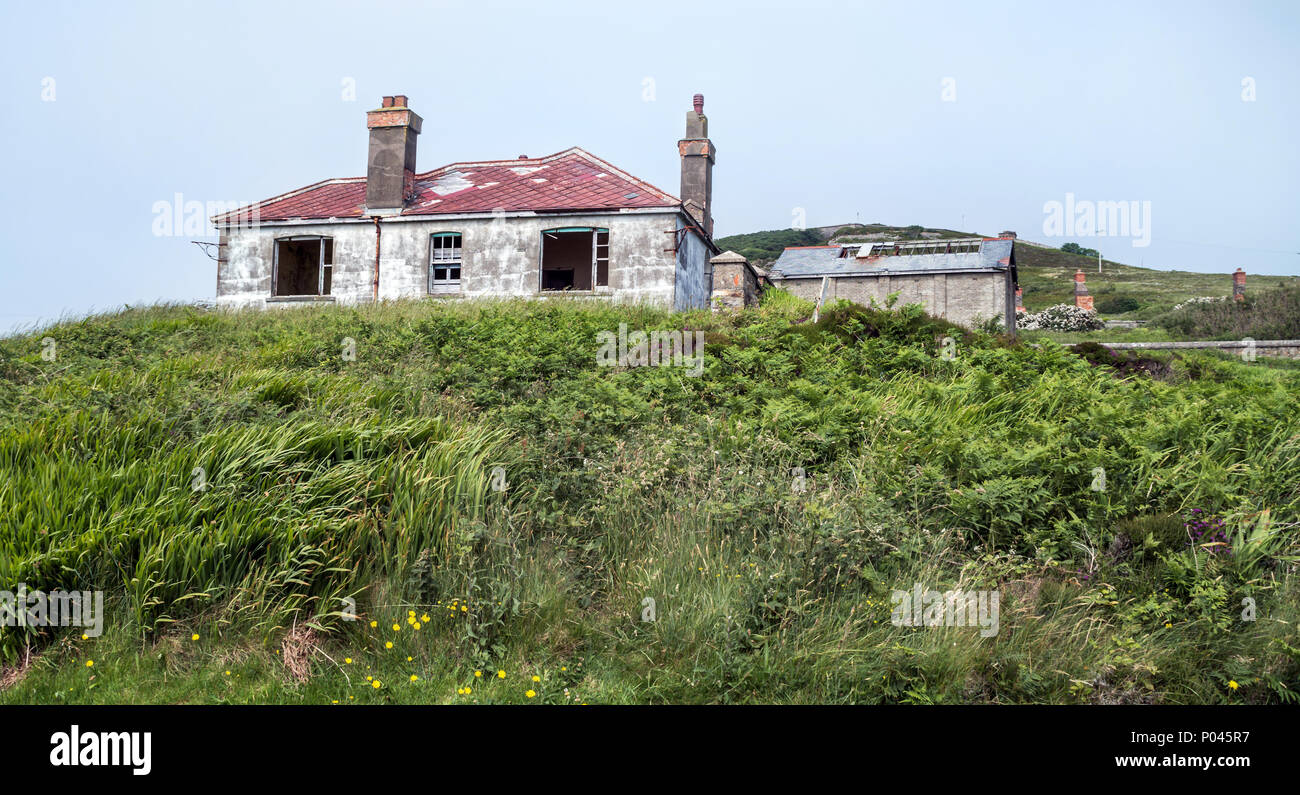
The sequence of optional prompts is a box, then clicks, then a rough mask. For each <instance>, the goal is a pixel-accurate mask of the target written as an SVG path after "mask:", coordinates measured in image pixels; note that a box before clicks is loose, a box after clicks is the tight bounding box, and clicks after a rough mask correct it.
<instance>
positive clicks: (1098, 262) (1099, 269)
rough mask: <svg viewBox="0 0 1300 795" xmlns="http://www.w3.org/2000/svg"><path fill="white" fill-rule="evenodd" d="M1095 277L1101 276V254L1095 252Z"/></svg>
mask: <svg viewBox="0 0 1300 795" xmlns="http://www.w3.org/2000/svg"><path fill="white" fill-rule="evenodd" d="M1097 275H1098V276H1100V275H1101V252H1100V251H1098V252H1097Z"/></svg>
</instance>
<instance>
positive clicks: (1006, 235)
mask: <svg viewBox="0 0 1300 795" xmlns="http://www.w3.org/2000/svg"><path fill="white" fill-rule="evenodd" d="M998 237H1000V238H1004V239H1005V238H1010V239H1012V240H1015V239H1016V233H1015V232H1011V231H1006V232H998Z"/></svg>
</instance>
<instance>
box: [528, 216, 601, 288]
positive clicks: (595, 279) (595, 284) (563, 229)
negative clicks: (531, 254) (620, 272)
mask: <svg viewBox="0 0 1300 795" xmlns="http://www.w3.org/2000/svg"><path fill="white" fill-rule="evenodd" d="M574 232H587V233H589V234H590V235H591V289H590V290H589V291H586V290H584V291H579V292H593V293H594V292H605V291H608V290H609V289H610V288H609V276H610V256H609V250H610V232H609V227H607V226H558V227H555V228H554V229H543V230H542V236H541V241H542V243H541V246H540V248H539V249H538V252H537V292H538V293H563V292H565V290H554V289H552V290H548V289H546V288H544V287H542V285H543V284H545V283H546V277H545V270H546V236H547V235H558V234H572V233H574ZM602 236H603V237H604V242H603V243H602V242H601V237H602ZM602 265H603V266H604V276H605V279H604V283H602V282H601V266H602Z"/></svg>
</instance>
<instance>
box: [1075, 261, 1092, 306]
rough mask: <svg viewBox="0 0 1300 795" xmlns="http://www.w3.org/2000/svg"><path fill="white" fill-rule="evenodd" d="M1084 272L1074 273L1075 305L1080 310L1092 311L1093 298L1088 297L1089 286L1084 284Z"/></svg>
mask: <svg viewBox="0 0 1300 795" xmlns="http://www.w3.org/2000/svg"><path fill="white" fill-rule="evenodd" d="M1085 278H1086V277H1085V276H1084V275H1083V271H1081V270H1077V271H1075V272H1074V305H1075V306H1077V307H1079V308H1080V309H1089V310H1091V309H1092V296H1091V295H1088V286H1087V285H1086V284H1084V283H1083V282H1084V279H1085Z"/></svg>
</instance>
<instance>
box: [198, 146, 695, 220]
mask: <svg viewBox="0 0 1300 795" xmlns="http://www.w3.org/2000/svg"><path fill="white" fill-rule="evenodd" d="M415 190H416V197H415V199H414V200H413V201H411V202H409V203H408V204H407V205H406V208H405V209H403V210H402V213H401V214H402V215H403V216H413V215H442V214H449V213H490V212H493V211H495V210H504V211H506V212H513V211H519V210H533V211H552V212H554V211H560V210H596V209H602V210H608V209H624V208H641V207H678V206H680V205H681V200H680V199H678V198H677V197H675V196H673V195H672V194H670V193H666V192H664V191H662V190H659V189H658V188H656V187H655V186H653V185H651V184H650V183H648V182H644V181H642V180H639V179H637V178H636V177H634V176H632V175H631V174H628V173H627V172H625V171H621V170H619V169H617V168H615V167H614V166H612V165H610V164H609V163H607V162H605V161H604V160H601V159H600V158H598V157H596V156H595V155H593V154H591V153H589V152H586V151H584V150H582V149H579V148H578V147H576V146H575V147H573V148H571V149H566V150H564V151H563V152H556V153H555V154H553V155H548V156H546V157H538V158H521V159H518V160H488V161H483V162H478V163H452V164H451V165H447V166H443V167H442V168H438V169H434V170H433V171H428V172H425V173H423V174H417V175H416V177H415ZM365 201H366V179H365V177H350V178H346V179H329V180H325V181H323V182H317V183H316V184H314V185H308V186H307V187H305V188H300V189H298V190H296V191H291V192H289V193H284V194H281V195H279V196H275V197H272V198H270V199H267V200H266V201H263V202H258V203H257V204H255V205H253V207H254V208H256V210H257V215H256V219H257V220H258V221H287V220H291V219H300V218H301V219H313V218H360V217H362V209H363V208H364V206H365ZM237 212H240V213H251V212H252V208H241V210H239V211H237ZM227 215H232V216H233V215H235V213H228V214H227ZM217 217H218V218H221V217H223V216H217Z"/></svg>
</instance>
